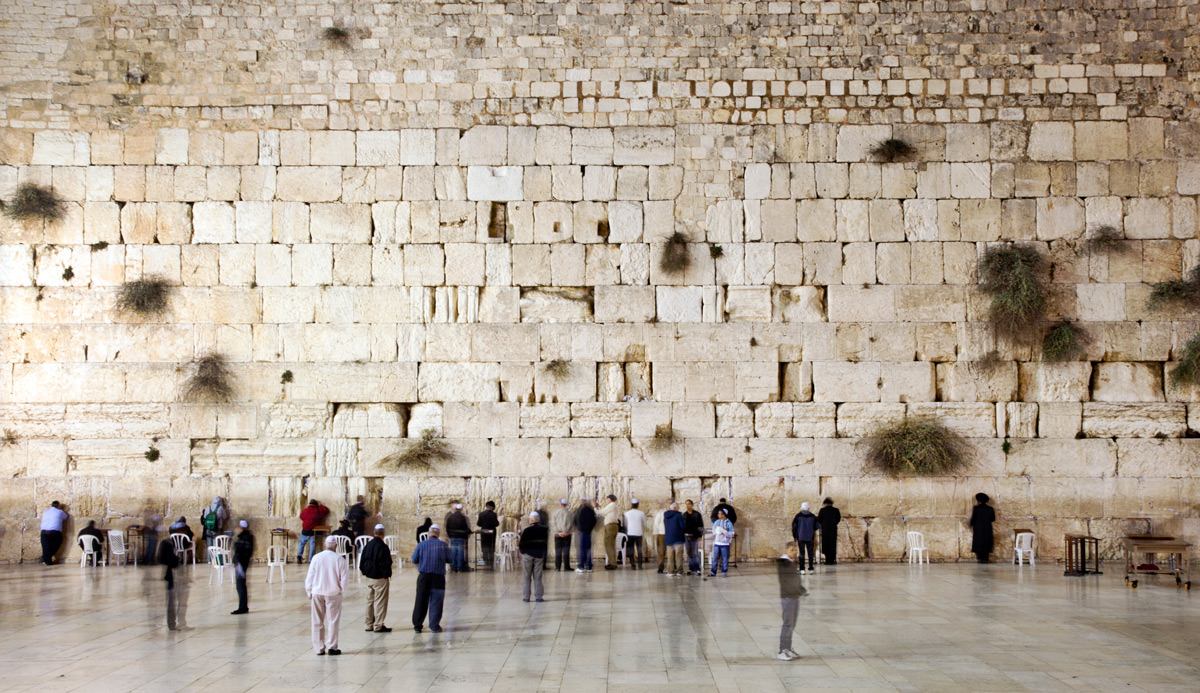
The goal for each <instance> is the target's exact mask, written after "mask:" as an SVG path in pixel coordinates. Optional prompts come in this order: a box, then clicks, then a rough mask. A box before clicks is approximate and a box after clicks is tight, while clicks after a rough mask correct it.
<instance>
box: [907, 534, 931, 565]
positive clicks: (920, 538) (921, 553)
mask: <svg viewBox="0 0 1200 693" xmlns="http://www.w3.org/2000/svg"><path fill="white" fill-rule="evenodd" d="M905 543H906V544H908V562H909V563H913V562H914V561H915V562H916V563H917V564H918V565H920V563H921V559H925V560H924V562H925V563H926V564H928V563H929V549H928V548H926V547H925V535H924V534H921V533H920V532H909V533H908V538H907V539H906V540H905Z"/></svg>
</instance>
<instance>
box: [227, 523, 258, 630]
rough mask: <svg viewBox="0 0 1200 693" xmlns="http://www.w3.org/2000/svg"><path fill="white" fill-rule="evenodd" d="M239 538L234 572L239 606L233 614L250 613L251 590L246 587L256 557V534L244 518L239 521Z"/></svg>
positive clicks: (234, 549)
mask: <svg viewBox="0 0 1200 693" xmlns="http://www.w3.org/2000/svg"><path fill="white" fill-rule="evenodd" d="M238 528H239V531H238V535H237V539H235V540H234V541H233V574H234V578H235V580H234V581H235V582H236V583H237V593H238V608H237V611H233V612H232V614H234V615H236V614H248V613H250V592H249V590H248V589H247V588H246V572H247V571H248V570H250V561H251V560H253V559H254V535H253V534H251V533H250V523H249V522H246V521H245V520H242V521H241V522H239V523H238Z"/></svg>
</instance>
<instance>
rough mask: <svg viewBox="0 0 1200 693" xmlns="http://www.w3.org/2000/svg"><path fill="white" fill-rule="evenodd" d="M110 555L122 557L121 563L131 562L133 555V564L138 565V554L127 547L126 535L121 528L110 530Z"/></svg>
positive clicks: (111, 556)
mask: <svg viewBox="0 0 1200 693" xmlns="http://www.w3.org/2000/svg"><path fill="white" fill-rule="evenodd" d="M108 555H109V557H110V558H114V559H115V558H118V557H119V558H120V559H121V564H122V565H125V564H128V563H129V557H130V556H133V565H134V566H135V567H136V566H137V554H136V553H134V552H133V551H129V550H128V549H126V548H125V535H124V534H123V533H122V532H121V530H119V529H110V530H108Z"/></svg>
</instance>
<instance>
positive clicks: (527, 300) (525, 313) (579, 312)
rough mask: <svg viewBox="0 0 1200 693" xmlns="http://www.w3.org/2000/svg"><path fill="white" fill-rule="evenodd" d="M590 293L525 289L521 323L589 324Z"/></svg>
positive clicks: (522, 298) (585, 291) (564, 289)
mask: <svg viewBox="0 0 1200 693" xmlns="http://www.w3.org/2000/svg"><path fill="white" fill-rule="evenodd" d="M591 319H592V292H591V291H590V290H588V289H582V288H562V289H526V290H523V291H522V292H521V322H590V321H591Z"/></svg>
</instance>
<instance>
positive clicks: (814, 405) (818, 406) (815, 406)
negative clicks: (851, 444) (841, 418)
mask: <svg viewBox="0 0 1200 693" xmlns="http://www.w3.org/2000/svg"><path fill="white" fill-rule="evenodd" d="M792 407H793V408H792V435H793V436H795V437H797V438H836V437H837V405H836V404H834V403H833V402H801V403H797V404H794V405H792Z"/></svg>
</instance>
